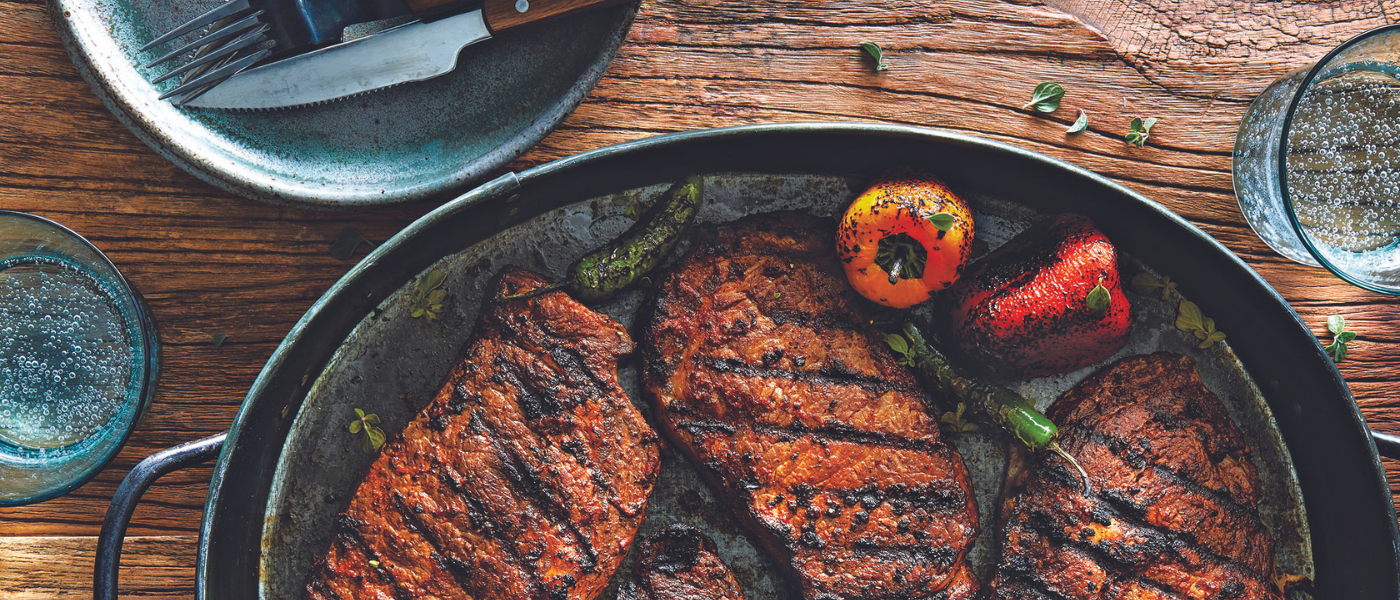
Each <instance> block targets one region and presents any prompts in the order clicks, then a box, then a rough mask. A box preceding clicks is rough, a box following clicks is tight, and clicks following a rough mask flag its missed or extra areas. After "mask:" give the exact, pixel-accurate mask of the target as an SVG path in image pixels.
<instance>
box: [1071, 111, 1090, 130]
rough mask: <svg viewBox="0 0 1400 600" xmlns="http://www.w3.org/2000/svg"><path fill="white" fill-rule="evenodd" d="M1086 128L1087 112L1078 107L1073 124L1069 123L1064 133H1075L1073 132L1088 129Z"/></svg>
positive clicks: (1087, 125) (1087, 123) (1087, 122)
mask: <svg viewBox="0 0 1400 600" xmlns="http://www.w3.org/2000/svg"><path fill="white" fill-rule="evenodd" d="M1088 128H1089V113H1086V112H1084V109H1082V108H1081V109H1079V118H1078V119H1075V120H1074V124H1073V125H1070V126H1069V129H1066V130H1065V133H1068V134H1075V133H1079V132H1082V131H1084V130H1085V129H1088Z"/></svg>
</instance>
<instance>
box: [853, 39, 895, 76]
mask: <svg viewBox="0 0 1400 600" xmlns="http://www.w3.org/2000/svg"><path fill="white" fill-rule="evenodd" d="M860 49H861V50H864V51H865V53H866V54H869V55H870V58H872V59H874V60H875V72H876V73H879V72H880V71H884V70H885V69H888V68H890V65H889V64H887V63H885V51H884V50H883V49H881V48H880V45H879V44H876V43H875V42H861V43H860Z"/></svg>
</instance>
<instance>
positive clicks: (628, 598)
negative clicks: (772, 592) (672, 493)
mask: <svg viewBox="0 0 1400 600" xmlns="http://www.w3.org/2000/svg"><path fill="white" fill-rule="evenodd" d="M637 576H638V577H640V578H641V580H642V585H641V586H640V587H638V586H637V585H635V584H632V583H630V582H629V583H628V584H627V585H626V586H624V587H623V588H622V591H621V593H619V594H618V596H617V598H618V600H744V592H743V591H742V590H740V589H739V582H737V581H735V580H734V574H733V573H731V572H730V571H729V566H728V565H726V564H724V561H722V560H720V559H719V556H716V555H715V542H714V540H711V539H710V538H709V537H706V536H705V534H703V533H700V530H698V529H696V528H694V527H691V526H690V525H686V524H684V523H676V524H674V525H671V526H670V527H667V528H666V529H663V530H661V531H659V532H657V533H655V534H652V535H651V536H650V537H648V538H647V539H645V540H643V541H642V543H641V544H638V546H637Z"/></svg>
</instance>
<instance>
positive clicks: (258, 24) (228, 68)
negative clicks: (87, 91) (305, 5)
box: [141, 0, 276, 104]
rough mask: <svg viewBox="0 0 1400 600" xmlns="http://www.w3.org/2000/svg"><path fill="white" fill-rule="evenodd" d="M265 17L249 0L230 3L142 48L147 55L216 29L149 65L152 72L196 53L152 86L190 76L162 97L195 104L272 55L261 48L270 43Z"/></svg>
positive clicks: (266, 49) (270, 50) (235, 0)
mask: <svg viewBox="0 0 1400 600" xmlns="http://www.w3.org/2000/svg"><path fill="white" fill-rule="evenodd" d="M262 14H263V11H262V10H261V9H256V10H255V9H253V7H252V6H251V5H250V4H249V3H248V0H229V1H228V2H225V3H224V4H221V5H219V6H218V7H215V8H214V9H213V10H210V11H209V12H206V13H204V14H202V15H200V16H198V17H195V18H194V19H191V20H190V21H188V22H186V23H185V24H183V25H181V26H179V27H176V28H175V29H172V30H170V31H169V32H166V33H165V34H164V35H162V36H160V37H157V38H156V39H154V40H151V42H150V43H148V44H146V45H145V46H142V47H141V50H142V51H143V52H144V51H147V50H150V49H152V48H155V47H157V46H160V45H161V44H164V43H166V42H169V41H171V40H174V39H176V38H178V37H180V36H183V35H185V34H187V33H190V32H192V31H195V30H198V29H200V28H202V27H205V26H207V25H210V24H214V25H215V26H214V27H213V28H211V30H210V31H209V32H208V33H206V34H204V35H202V36H199V37H198V38H196V39H195V40H194V41H191V42H189V43H186V44H184V45H182V46H180V47H178V48H176V49H174V50H171V51H170V52H167V53H166V54H164V55H162V56H161V57H159V58H157V59H155V60H152V61H151V62H149V63H146V68H151V67H154V66H156V65H160V64H164V63H166V62H169V61H171V60H174V59H176V58H178V57H180V56H182V55H184V54H185V53H187V52H190V51H195V55H194V56H192V57H191V60H190V61H189V62H187V63H185V64H184V65H182V66H180V67H177V68H175V69H173V70H171V71H170V72H168V73H166V74H164V75H161V76H160V77H157V78H155V79H153V80H151V83H160V82H162V81H165V80H167V79H171V78H173V77H177V76H180V75H187V76H186V77H185V78H184V79H182V80H181V82H180V85H179V86H176V87H175V88H174V89H171V90H170V91H168V92H165V93H164V94H161V95H160V99H161V100H164V99H166V98H169V97H171V96H178V95H181V94H185V95H186V96H185V97H184V98H181V99H180V100H179V101H178V102H176V104H181V103H184V102H188V101H190V100H193V99H194V98H195V97H196V96H198V95H199V94H200V93H202V92H203V91H204V90H206V89H208V88H211V87H214V85H215V84H217V83H219V82H220V81H223V80H224V79H226V78H228V77H229V76H231V75H233V74H234V73H237V72H239V71H242V70H243V69H245V68H248V67H249V66H251V65H252V64H253V63H256V62H258V61H260V60H262V59H264V58H266V57H267V56H268V55H270V54H272V49H271V48H259V46H260V45H262V44H263V43H264V42H266V41H267V40H268V38H267V31H268V29H270V27H269V26H268V25H267V24H266V23H263V22H262V21H260V20H259V18H258V17H260V16H261V15H262ZM273 45H274V46H275V45H276V44H275V42H274V44H273ZM245 51H246V52H245ZM240 55H241V56H240Z"/></svg>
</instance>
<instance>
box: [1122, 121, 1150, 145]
mask: <svg viewBox="0 0 1400 600" xmlns="http://www.w3.org/2000/svg"><path fill="white" fill-rule="evenodd" d="M1156 124H1157V118H1156V117H1148V118H1146V119H1144V118H1142V117H1133V120H1132V122H1131V123H1128V135H1126V136H1124V139H1126V140H1127V141H1128V144H1129V145H1132V146H1137V147H1139V148H1141V147H1142V146H1143V145H1144V144H1146V143H1147V136H1148V135H1150V134H1151V133H1152V126H1153V125H1156Z"/></svg>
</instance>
